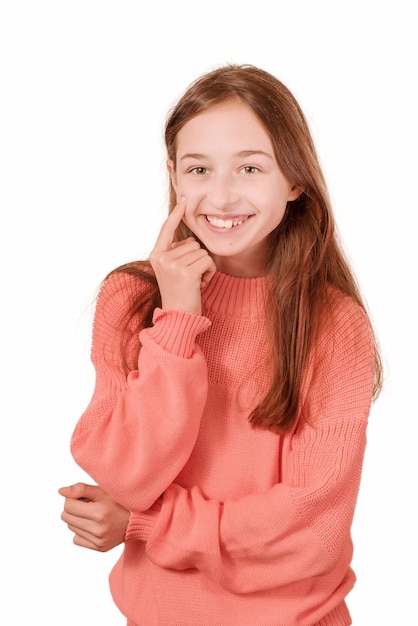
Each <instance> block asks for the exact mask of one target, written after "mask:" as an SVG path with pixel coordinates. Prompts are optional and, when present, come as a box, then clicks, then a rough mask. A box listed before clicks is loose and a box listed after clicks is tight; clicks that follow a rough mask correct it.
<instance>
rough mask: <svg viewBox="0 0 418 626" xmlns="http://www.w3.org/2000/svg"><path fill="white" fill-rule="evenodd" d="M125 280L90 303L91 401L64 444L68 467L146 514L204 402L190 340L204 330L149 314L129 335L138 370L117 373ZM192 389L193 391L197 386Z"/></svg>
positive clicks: (178, 317) (197, 353) (181, 315)
mask: <svg viewBox="0 0 418 626" xmlns="http://www.w3.org/2000/svg"><path fill="white" fill-rule="evenodd" d="M138 289H144V285H143V284H141V281H140V280H139V279H138V278H136V277H133V276H129V275H127V274H122V273H120V274H114V275H111V277H110V278H108V279H107V280H106V281H105V283H104V285H103V287H102V289H101V291H100V293H99V297H98V300H97V305H96V310H95V317H94V324H93V339H92V352H91V355H92V362H93V365H94V367H95V372H96V382H95V389H94V392H93V396H92V399H91V401H90V403H89V405H88V407H87V409H86V411H85V412H84V414H83V415H82V416H81V418H80V420H79V421H78V423H77V425H76V428H75V430H74V433H73V436H72V440H71V452H72V454H73V457H74V459H75V461H76V462H77V463H78V464H79V465H80V466H81V467H82V468H83V469H84V470H85V471H86V472H87V473H88V474H89V475H90V476H91V477H92V478H93V479H94V480H95V481H96V482H97V483H98V484H99V485H100V486H101V487H102V488H103V489H104V490H105V491H106V492H107V493H109V495H111V496H112V497H113V498H114V499H115V500H116V501H117V502H119V503H120V504H122V505H123V506H124V507H125V508H127V509H128V510H137V511H144V510H147V509H148V508H149V507H150V506H151V505H152V504H153V503H154V502H155V500H157V499H158V497H159V496H160V495H161V494H162V493H163V491H164V490H165V489H166V488H167V486H168V485H169V484H170V483H172V481H173V480H174V478H175V477H176V476H177V475H178V473H179V471H180V470H181V469H182V467H183V466H184V464H185V463H186V461H187V459H188V457H189V456H190V453H191V451H192V449H193V447H194V444H195V441H196V437H197V433H198V430H199V425H200V419H201V415H202V412H203V408H204V405H205V402H206V395H207V368H206V361H205V359H204V356H203V354H202V352H201V350H200V348H199V347H198V346H197V345H196V343H195V339H196V336H197V335H198V334H199V333H200V332H202V331H204V330H205V329H206V328H207V327H208V326H209V325H210V322H209V320H207V319H206V318H204V317H201V316H197V315H193V314H189V313H186V312H180V311H162V310H160V309H156V310H155V312H154V318H153V322H154V325H153V326H152V327H151V328H145V329H143V330H141V331H140V333H139V338H138V333H137V332H136V333H134V334H133V336H132V340H131V349H132V350H134V351H135V350H136V352H138V351H139V346H140V345H141V349H140V351H139V357H138V359H137V361H138V368H137V369H136V370H134V371H131V372H130V373H129V374H128V375H126V373H125V369H124V365H123V359H122V357H121V330H120V328H121V319H122V317H123V313H124V312H126V308H127V305H128V303H129V302H131V301H132V300H131V298H132V294H133V292H134V291H135V290H136V291H137V290H138ZM197 381H198V383H197Z"/></svg>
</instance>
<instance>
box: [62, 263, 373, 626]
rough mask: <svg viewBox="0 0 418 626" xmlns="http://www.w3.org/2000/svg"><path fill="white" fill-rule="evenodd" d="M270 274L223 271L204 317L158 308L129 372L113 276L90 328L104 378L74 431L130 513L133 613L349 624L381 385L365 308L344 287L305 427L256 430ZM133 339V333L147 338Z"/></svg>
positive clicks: (122, 585)
mask: <svg viewBox="0 0 418 626" xmlns="http://www.w3.org/2000/svg"><path fill="white" fill-rule="evenodd" d="M266 281H267V279H266V278H236V277H231V276H227V275H225V274H221V273H219V272H218V273H217V274H216V275H215V276H214V278H213V279H212V281H211V282H210V284H209V286H208V287H207V288H206V290H205V292H204V293H203V296H202V302H203V315H202V316H201V317H200V316H196V315H193V314H189V313H185V312H179V311H162V310H160V309H157V310H156V311H155V313H154V325H153V326H152V327H151V328H147V329H144V330H142V331H141V332H140V335H139V338H140V343H141V346H142V347H141V351H140V353H139V359H138V368H137V370H135V371H131V372H130V374H129V375H128V377H126V375H125V374H124V372H123V366H122V362H121V358H120V356H119V353H120V336H119V333H118V330H117V324H118V320H119V319H120V315H121V313H123V311H124V310H125V309H126V303H127V301H129V298H130V297H131V296H132V294H133V293H134V292H138V290H139V289H147V287H146V286H145V285H144V283H143V282H142V281H140V280H139V279H137V278H135V277H132V276H129V275H127V274H116V275H113V276H112V277H111V278H110V279H108V280H107V281H106V283H105V284H104V286H103V287H102V289H101V292H100V294H99V299H98V303H97V307H96V314H95V322H94V327H93V346H92V361H93V363H94V366H95V369H96V386H95V390H94V394H93V397H92V399H91V402H90V404H89V406H88V407H87V410H86V411H85V413H84V414H83V415H82V417H81V419H80V420H79V422H78V424H77V426H76V428H75V431H74V434H73V438H72V443H71V449H72V453H73V455H74V458H75V460H76V461H77V463H78V464H79V465H80V466H81V467H82V468H83V469H84V470H85V471H86V472H88V474H89V475H90V476H91V477H92V478H93V480H95V481H96V482H97V483H98V484H100V485H101V487H102V488H103V489H104V490H105V491H107V492H108V493H109V494H110V495H112V496H113V497H114V499H115V500H117V501H118V502H120V503H121V504H122V505H123V506H125V507H126V508H127V509H129V511H131V516H130V522H129V525H128V529H127V533H126V537H125V548H124V552H123V554H122V556H121V558H120V559H119V561H118V562H117V564H116V565H115V567H114V568H113V570H112V573H111V575H110V585H111V591H112V595H113V599H114V601H115V603H116V604H117V606H118V607H119V608H120V610H121V612H122V613H123V614H124V615H125V616H126V617H127V618H128V620H129V623H132V624H136V625H138V626H154V625H155V626H157V625H158V626H162V625H165V626H187V625H191V626H212V625H214V626H215V625H216V626H313V625H315V626H347V625H348V624H350V623H351V620H350V615H349V612H348V609H347V607H346V604H345V601H344V598H345V596H346V595H347V594H348V592H349V591H350V590H351V588H352V587H353V585H354V582H355V576H354V573H353V571H352V569H351V568H350V562H351V558H352V542H351V537H350V527H351V523H352V519H353V514H354V508H355V504H356V499H357V493H358V488H359V482H360V475H361V468H362V461H363V454H364V449H365V442H366V426H367V419H368V414H369V410H370V402H371V392H372V384H373V365H374V362H373V345H372V340H371V333H370V327H369V323H368V320H367V317H366V315H365V313H364V312H363V310H362V309H360V307H358V306H357V305H356V304H355V303H354V302H352V300H351V299H349V298H347V297H346V296H343V295H342V294H338V306H337V311H336V315H335V323H333V324H332V325H327V328H324V329H323V330H322V332H321V334H320V337H319V340H318V342H317V344H316V346H315V349H314V350H313V352H312V357H311V359H310V362H309V365H308V367H307V371H306V375H305V382H304V385H303V391H302V400H303V405H302V410H301V415H300V417H299V420H298V423H297V426H296V427H295V428H294V430H293V431H292V432H291V433H289V434H287V435H285V436H278V435H276V434H273V433H271V432H268V431H265V430H254V429H252V428H251V426H250V424H249V422H248V415H249V413H250V410H251V409H252V408H253V407H254V406H255V405H256V403H257V401H258V399H259V398H260V397H261V395H262V394H263V392H264V391H265V390H266V388H267V381H268V371H267V369H266V359H265V357H266V354H267V337H266V327H265V311H264V302H265V295H266V289H267V282H266ZM138 341H139V339H138V336H137V334H134V335H133V337H132V340H131V343H130V346H131V349H132V350H136V351H137V350H138Z"/></svg>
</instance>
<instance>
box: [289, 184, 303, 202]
mask: <svg viewBox="0 0 418 626" xmlns="http://www.w3.org/2000/svg"><path fill="white" fill-rule="evenodd" d="M303 192H304V189H303V187H300V186H299V185H293V186H292V187H291V189H290V191H289V196H288V198H287V201H288V202H292V201H293V200H297V199H298V198H299V196H300V195H301V194H302V193H303Z"/></svg>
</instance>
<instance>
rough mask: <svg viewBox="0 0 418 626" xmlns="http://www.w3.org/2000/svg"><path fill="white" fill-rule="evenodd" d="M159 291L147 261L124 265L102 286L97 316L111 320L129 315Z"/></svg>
mask: <svg viewBox="0 0 418 626" xmlns="http://www.w3.org/2000/svg"><path fill="white" fill-rule="evenodd" d="M156 289H157V285H156V280H155V277H154V273H153V271H152V268H151V266H150V265H149V264H148V263H146V262H145V261H136V262H132V263H128V264H126V265H122V266H120V267H118V268H116V269H114V270H113V271H112V272H110V273H109V274H108V275H107V276H106V278H105V279H104V280H103V282H102V284H101V285H100V288H99V292H98V296H97V304H96V315H97V314H101V315H105V316H106V317H107V318H108V319H109V320H110V319H117V318H120V317H121V316H123V315H124V314H129V312H130V311H132V308H133V307H135V305H137V307H138V308H139V307H140V304H141V302H146V301H147V300H148V299H149V298H150V297H152V296H153V294H154V293H155V291H156Z"/></svg>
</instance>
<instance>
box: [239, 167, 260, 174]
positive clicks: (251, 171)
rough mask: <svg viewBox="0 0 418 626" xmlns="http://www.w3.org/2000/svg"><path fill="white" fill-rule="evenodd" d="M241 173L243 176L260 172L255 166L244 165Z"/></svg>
mask: <svg viewBox="0 0 418 626" xmlns="http://www.w3.org/2000/svg"><path fill="white" fill-rule="evenodd" d="M242 171H243V172H244V173H245V174H255V173H256V172H259V171H260V170H259V169H258V167H256V166H255V165H244V167H243V168H242Z"/></svg>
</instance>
